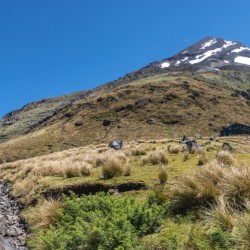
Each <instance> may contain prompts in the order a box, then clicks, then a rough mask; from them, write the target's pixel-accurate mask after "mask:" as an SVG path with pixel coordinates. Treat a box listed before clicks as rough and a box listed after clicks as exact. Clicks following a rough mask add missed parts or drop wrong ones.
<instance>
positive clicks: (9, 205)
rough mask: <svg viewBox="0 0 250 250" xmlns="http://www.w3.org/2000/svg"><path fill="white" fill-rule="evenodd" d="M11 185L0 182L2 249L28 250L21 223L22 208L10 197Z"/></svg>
mask: <svg viewBox="0 0 250 250" xmlns="http://www.w3.org/2000/svg"><path fill="white" fill-rule="evenodd" d="M9 191H10V185H9V184H7V183H6V182H5V181H3V180H0V249H4V250H14V249H18V250H26V249H27V248H26V247H25V238H26V232H25V229H24V225H22V223H21V222H20V217H19V210H20V206H19V205H18V204H17V202H16V201H15V200H14V199H13V198H11V197H10V196H9Z"/></svg>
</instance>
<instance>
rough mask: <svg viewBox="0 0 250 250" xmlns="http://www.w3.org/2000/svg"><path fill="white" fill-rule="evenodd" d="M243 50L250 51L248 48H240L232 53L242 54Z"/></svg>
mask: <svg viewBox="0 0 250 250" xmlns="http://www.w3.org/2000/svg"><path fill="white" fill-rule="evenodd" d="M243 50H249V51H250V49H249V48H247V47H240V48H239V49H234V50H232V51H231V53H239V52H241V51H243Z"/></svg>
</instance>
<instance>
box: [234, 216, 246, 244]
mask: <svg viewBox="0 0 250 250" xmlns="http://www.w3.org/2000/svg"><path fill="white" fill-rule="evenodd" d="M233 236H234V238H235V239H236V240H237V242H238V243H239V245H240V248H239V249H250V213H249V212H248V213H244V214H240V215H238V216H236V221H235V228H234V230H233Z"/></svg>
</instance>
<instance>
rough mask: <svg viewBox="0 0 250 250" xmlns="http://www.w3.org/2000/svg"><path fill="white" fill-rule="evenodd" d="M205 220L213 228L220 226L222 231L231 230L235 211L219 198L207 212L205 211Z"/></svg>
mask: <svg viewBox="0 0 250 250" xmlns="http://www.w3.org/2000/svg"><path fill="white" fill-rule="evenodd" d="M206 220H207V221H208V222H209V223H211V224H212V225H213V226H220V227H221V228H223V229H224V230H229V231H230V230H232V229H233V227H234V222H235V211H234V210H233V209H232V208H231V207H230V205H229V204H228V203H227V202H226V201H225V200H224V198H223V197H222V196H221V197H219V198H218V200H217V201H216V204H214V205H213V206H212V207H211V208H210V209H209V210H207V211H206Z"/></svg>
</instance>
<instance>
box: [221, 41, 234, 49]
mask: <svg viewBox="0 0 250 250" xmlns="http://www.w3.org/2000/svg"><path fill="white" fill-rule="evenodd" d="M225 43H226V44H224V45H223V48H227V47H229V46H233V45H235V44H237V43H235V42H232V41H225Z"/></svg>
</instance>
